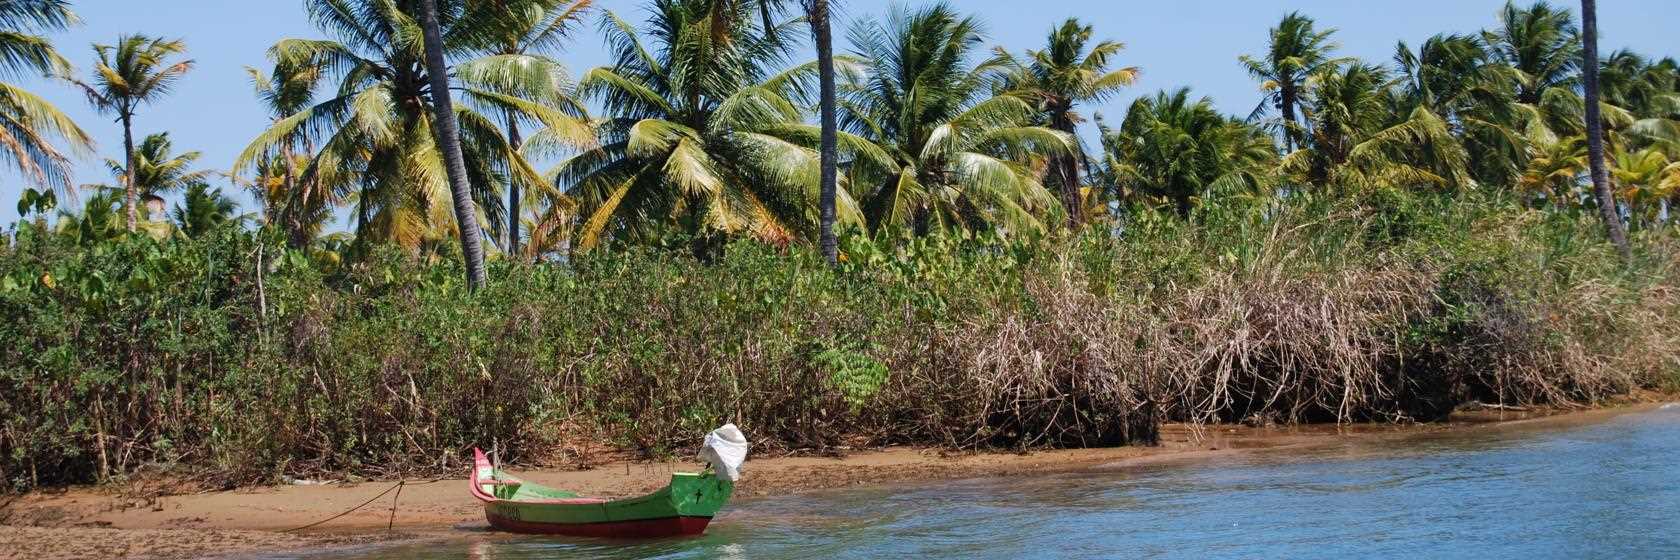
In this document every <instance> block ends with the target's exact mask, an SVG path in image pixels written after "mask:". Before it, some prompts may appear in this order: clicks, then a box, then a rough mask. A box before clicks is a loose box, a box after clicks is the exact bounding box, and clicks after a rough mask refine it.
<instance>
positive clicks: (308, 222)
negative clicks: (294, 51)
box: [245, 61, 342, 249]
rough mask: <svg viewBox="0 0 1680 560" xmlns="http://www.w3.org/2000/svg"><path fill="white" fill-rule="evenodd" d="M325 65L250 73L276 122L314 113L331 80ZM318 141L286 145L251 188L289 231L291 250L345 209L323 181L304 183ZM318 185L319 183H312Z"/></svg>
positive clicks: (271, 219) (259, 168)
mask: <svg viewBox="0 0 1680 560" xmlns="http://www.w3.org/2000/svg"><path fill="white" fill-rule="evenodd" d="M325 70H326V69H325V68H322V67H321V66H320V65H303V66H296V65H287V64H279V63H278V62H277V61H276V64H275V65H274V68H273V69H272V70H271V71H269V72H266V73H265V72H263V71H261V70H258V69H256V68H251V67H246V68H245V72H246V73H247V74H249V75H250V77H251V85H252V88H253V89H254V90H255V92H256V94H257V98H258V99H260V100H262V102H263V105H264V106H265V107H266V108H267V109H268V112H269V118H270V119H271V121H272V122H279V121H280V120H282V119H285V118H286V117H289V116H291V115H294V114H297V113H298V112H300V111H303V110H304V109H307V108H309V106H310V105H311V104H313V103H314V100H315V90H316V88H317V87H318V86H319V85H320V82H321V79H322V77H323V75H324V74H325ZM314 151H315V146H314V140H313V139H312V138H309V137H308V136H307V135H306V134H299V135H296V136H295V137H294V138H291V139H289V141H286V142H282V143H281V145H280V146H279V149H278V152H277V153H274V154H271V155H270V156H269V157H268V158H266V159H264V160H263V161H260V162H258V163H257V165H256V174H255V178H254V179H253V180H251V181H249V182H247V183H246V185H247V187H249V188H250V189H251V191H252V193H253V194H254V195H256V198H257V200H258V201H259V202H261V203H262V205H263V220H264V222H265V223H267V224H274V225H277V226H279V227H281V228H282V229H284V230H285V231H286V239H287V244H288V245H289V246H291V247H292V248H294V249H301V248H304V247H306V246H308V244H309V243H310V242H311V241H312V240H314V238H315V235H316V234H317V233H319V229H320V225H321V224H322V223H324V222H325V221H326V220H327V219H328V218H330V217H331V213H332V209H333V207H335V206H337V205H339V204H341V203H342V200H341V199H339V198H338V197H335V196H334V194H335V193H334V192H332V191H331V190H328V189H322V188H320V187H319V184H318V181H314V180H307V181H305V180H302V178H301V177H300V175H301V171H302V170H303V169H304V168H305V167H308V165H309V159H308V158H307V157H306V156H305V155H304V154H311V153H314ZM312 179H313V178H312Z"/></svg>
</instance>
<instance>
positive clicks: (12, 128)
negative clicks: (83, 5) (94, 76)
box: [0, 0, 93, 196]
mask: <svg viewBox="0 0 1680 560" xmlns="http://www.w3.org/2000/svg"><path fill="white" fill-rule="evenodd" d="M3 7H4V9H0V53H5V55H4V56H0V146H4V149H0V159H6V160H8V161H7V162H6V163H7V164H8V165H10V166H12V167H14V168H16V169H17V170H18V171H19V172H20V173H22V174H23V176H24V178H25V179H27V180H28V181H30V182H32V183H35V184H37V185H40V186H44V187H47V188H50V189H51V190H52V191H54V192H55V193H58V194H64V195H67V196H68V195H70V194H73V191H71V190H70V184H71V181H70V168H71V164H70V160H69V158H68V157H66V156H65V155H64V153H63V152H61V151H60V149H59V148H58V147H57V146H55V145H54V144H55V143H58V142H62V143H64V144H65V145H66V147H68V148H70V150H71V151H72V152H75V153H89V152H92V151H93V139H92V137H90V136H88V133H87V132H84V131H82V129H81V127H78V126H76V123H75V122H74V121H72V120H70V117H68V116H66V115H65V114H64V113H63V112H61V111H59V110H58V108H57V107H55V106H53V104H52V103H49V102H47V100H45V99H42V98H41V97H39V96H37V95H35V94H33V93H30V92H29V91H27V90H24V89H23V88H20V87H17V86H15V85H13V84H11V83H10V82H11V81H13V80H16V79H19V78H23V77H26V76H42V75H53V76H64V75H67V74H69V72H70V63H69V62H68V61H66V60H65V59H64V57H62V56H59V54H58V51H57V50H55V49H53V46H52V43H51V42H50V41H48V40H47V38H46V37H45V36H44V35H42V34H43V33H50V32H54V31H62V30H64V29H65V28H67V27H69V26H71V25H74V24H76V23H78V22H79V20H78V19H77V18H76V14H75V13H74V12H71V11H70V3H69V2H68V1H66V0H28V1H13V2H6V3H5V4H4V5H3Z"/></svg>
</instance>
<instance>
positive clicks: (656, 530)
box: [485, 512, 712, 539]
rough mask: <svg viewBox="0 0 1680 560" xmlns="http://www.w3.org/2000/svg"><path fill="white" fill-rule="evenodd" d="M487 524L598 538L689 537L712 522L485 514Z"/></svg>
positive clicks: (516, 530) (513, 530) (535, 532)
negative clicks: (559, 519)
mask: <svg viewBox="0 0 1680 560" xmlns="http://www.w3.org/2000/svg"><path fill="white" fill-rule="evenodd" d="M485 517H486V518H487V519H489V521H490V526H491V527H494V528H496V530H499V531H507V532H509V533H521V534H526V535H560V536H567V537H593V538H601V539H657V538H665V537H691V536H697V535H702V534H705V533H706V526H707V525H710V524H711V523H712V518H710V517H669V518H665V519H639V520H635V521H604V522H599V523H539V522H531V521H520V520H518V519H511V518H507V517H502V516H500V515H496V514H494V513H489V512H486V513H485Z"/></svg>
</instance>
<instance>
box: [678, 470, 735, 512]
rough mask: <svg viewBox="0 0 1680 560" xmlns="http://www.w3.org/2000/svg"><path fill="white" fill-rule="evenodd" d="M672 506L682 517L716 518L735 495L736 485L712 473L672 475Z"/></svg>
mask: <svg viewBox="0 0 1680 560" xmlns="http://www.w3.org/2000/svg"><path fill="white" fill-rule="evenodd" d="M670 488H671V506H672V508H674V509H676V511H677V514H678V515H680V516H682V517H706V518H710V517H713V516H716V515H717V513H718V512H719V511H722V510H723V506H725V505H728V504H729V498H730V497H731V496H733V495H734V494H735V483H733V482H730V481H727V480H723V479H720V478H718V477H717V476H716V475H714V474H712V473H709V472H708V473H705V474H694V473H676V474H673V475H671V487H670Z"/></svg>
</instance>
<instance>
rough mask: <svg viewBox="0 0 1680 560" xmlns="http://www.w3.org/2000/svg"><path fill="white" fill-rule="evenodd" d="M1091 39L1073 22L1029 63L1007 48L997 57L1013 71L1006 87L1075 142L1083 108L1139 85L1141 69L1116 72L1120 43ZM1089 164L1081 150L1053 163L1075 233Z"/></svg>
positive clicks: (1029, 58) (1052, 33)
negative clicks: (1082, 167) (1084, 168)
mask: <svg viewBox="0 0 1680 560" xmlns="http://www.w3.org/2000/svg"><path fill="white" fill-rule="evenodd" d="M1091 35H1092V29H1091V26H1089V25H1083V24H1080V23H1079V20H1078V19H1076V18H1068V19H1067V21H1064V22H1062V24H1061V25H1059V26H1057V27H1055V28H1053V29H1051V30H1050V36H1049V38H1048V39H1047V43H1046V46H1045V47H1044V49H1043V50H1031V51H1027V53H1026V55H1025V56H1024V57H1023V59H1024V60H1023V59H1017V58H1016V57H1014V56H1013V55H1011V54H1009V52H1008V51H1006V50H1003V49H1001V48H1000V49H998V51H997V56H998V58H999V60H1000V61H1001V62H1002V63H1003V64H1004V65H1006V67H1007V68H1008V70H1007V73H1006V74H1005V77H1004V79H1005V84H1006V85H1005V86H1004V87H1005V88H1006V89H1007V90H1009V91H1012V92H1015V93H1016V94H1018V95H1021V96H1022V97H1025V98H1027V99H1029V100H1032V101H1033V102H1034V103H1036V104H1037V105H1038V110H1039V111H1041V112H1042V113H1043V115H1044V121H1045V123H1046V124H1048V125H1049V127H1050V128H1052V129H1055V130H1059V131H1062V132H1064V133H1066V134H1068V135H1069V136H1070V137H1073V136H1074V133H1075V127H1077V126H1078V125H1079V123H1082V122H1084V121H1085V117H1084V116H1083V115H1081V114H1080V113H1079V112H1078V107H1079V105H1080V104H1082V103H1093V102H1102V101H1105V100H1107V99H1108V98H1109V97H1111V96H1113V95H1114V94H1115V93H1118V92H1119V91H1120V90H1121V89H1123V88H1125V87H1127V86H1130V85H1132V83H1133V82H1135V81H1137V76H1138V69H1137V67H1135V66H1130V67H1125V68H1119V69H1112V68H1111V66H1113V63H1114V58H1115V57H1116V56H1117V55H1118V54H1119V53H1120V51H1121V50H1123V49H1125V48H1126V47H1125V45H1124V44H1121V43H1118V42H1115V41H1102V42H1100V43H1097V44H1095V45H1092V44H1091ZM1084 160H1085V157H1084V154H1083V150H1078V151H1077V153H1071V154H1065V155H1062V156H1059V157H1057V158H1055V159H1054V160H1052V161H1051V162H1050V167H1051V171H1050V178H1051V179H1052V183H1054V184H1055V185H1056V186H1058V187H1060V189H1061V195H1062V206H1063V209H1064V210H1065V211H1066V212H1067V214H1068V216H1067V217H1068V225H1069V226H1070V227H1078V226H1079V224H1080V223H1081V222H1082V221H1083V218H1082V217H1081V208H1082V207H1083V206H1084V202H1083V200H1082V199H1083V197H1082V196H1081V192H1080V189H1081V188H1082V187H1083V186H1084V181H1083V179H1082V178H1081V177H1080V165H1081V164H1082V163H1083V162H1084Z"/></svg>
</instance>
